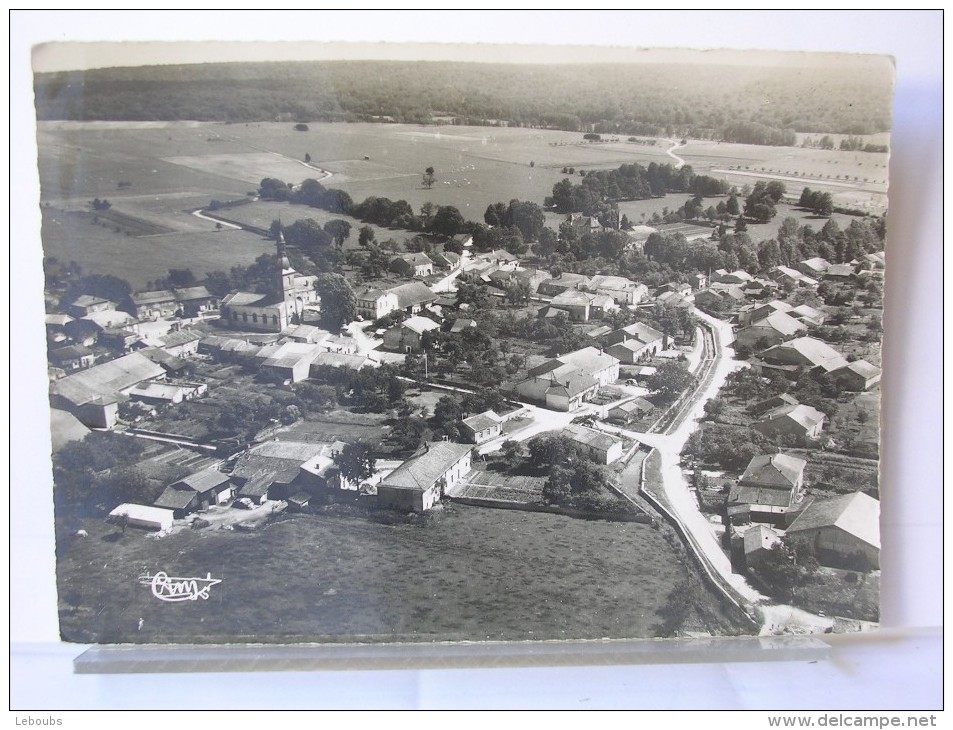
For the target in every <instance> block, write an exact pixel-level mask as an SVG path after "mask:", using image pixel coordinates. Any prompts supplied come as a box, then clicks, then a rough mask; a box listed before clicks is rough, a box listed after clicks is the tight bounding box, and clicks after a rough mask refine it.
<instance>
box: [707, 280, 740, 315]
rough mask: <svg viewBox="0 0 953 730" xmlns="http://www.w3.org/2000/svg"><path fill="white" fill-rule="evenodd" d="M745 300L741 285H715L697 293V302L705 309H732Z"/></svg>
mask: <svg viewBox="0 0 953 730" xmlns="http://www.w3.org/2000/svg"><path fill="white" fill-rule="evenodd" d="M744 300H745V295H744V292H743V291H742V290H741V288H740V287H737V286H734V285H731V286H727V285H717V284H716V285H713V286H710V287H709V288H708V289H702V290H701V291H700V292H697V293H696V294H695V304H696V305H697V306H699V307H702V308H703V309H715V310H719V311H720V310H722V309H730V308H732V307H735V306H737V305H738V304H740V303H741V302H743V301H744Z"/></svg>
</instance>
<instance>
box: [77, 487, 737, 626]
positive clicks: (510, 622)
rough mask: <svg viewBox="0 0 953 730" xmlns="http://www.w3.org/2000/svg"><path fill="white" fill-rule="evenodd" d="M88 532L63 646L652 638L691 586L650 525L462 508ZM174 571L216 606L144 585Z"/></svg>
mask: <svg viewBox="0 0 953 730" xmlns="http://www.w3.org/2000/svg"><path fill="white" fill-rule="evenodd" d="M84 527H85V529H86V530H87V531H88V533H89V537H88V538H84V539H79V538H77V539H75V540H74V541H73V543H72V546H71V547H70V549H69V550H68V551H67V552H66V554H65V555H64V556H63V557H62V558H61V560H60V563H59V595H60V616H61V626H62V632H63V636H64V638H65V639H66V640H68V641H77V642H92V641H99V642H116V641H125V642H136V643H144V642H169V641H173V642H215V641H235V640H241V639H244V640H262V639H267V640H271V641H281V642H292V641H300V640H309V641H333V640H342V639H359V640H364V641H384V640H390V641H395V640H401V639H403V640H410V641H438V640H454V639H456V640H460V639H465V640H521V639H599V638H603V637H609V638H623V637H649V636H653V635H654V634H655V627H656V626H657V625H658V624H659V623H660V621H661V617H660V615H659V610H660V609H662V608H663V606H664V605H665V604H666V600H667V597H668V594H669V592H670V591H671V589H672V587H673V586H675V585H677V584H678V583H679V582H681V581H683V580H685V579H687V578H688V577H689V575H690V574H689V569H688V568H687V567H686V565H685V564H683V563H682V562H680V561H679V559H678V556H677V554H676V552H675V551H674V549H673V548H672V547H671V546H670V545H669V544H668V542H667V541H666V540H665V539H664V537H663V535H662V533H661V532H659V531H656V530H654V529H652V528H651V527H650V526H648V525H642V524H634V523H622V522H603V521H591V520H577V519H573V518H569V517H564V516H560V515H552V514H540V513H528V512H511V511H505V510H488V509H481V508H477V507H465V506H461V505H451V506H448V507H445V508H443V509H441V510H438V511H436V512H434V513H431V514H429V515H426V516H421V517H418V518H417V519H414V520H404V519H400V518H392V519H388V520H386V521H384V520H383V517H382V522H379V521H376V520H373V519H367V518H366V517H350V516H337V515H330V514H327V515H317V516H315V515H300V516H295V517H287V516H286V517H281V518H278V520H277V521H275V522H273V523H272V524H269V525H267V526H265V527H263V528H259V529H257V530H255V531H254V532H251V533H236V532H231V531H222V530H211V529H207V530H202V531H197V530H186V531H182V532H179V533H178V534H175V535H170V536H167V537H163V538H160V539H155V538H153V537H151V536H150V535H148V534H145V533H143V532H140V531H138V530H134V529H128V530H126V532H125V534H121V533H120V532H119V530H118V529H116V528H113V527H110V526H108V525H105V524H104V523H103V522H101V521H90V522H89V523H88V524H87V525H84ZM160 570H161V571H165V572H167V573H168V574H169V575H174V576H185V577H190V576H203V577H204V576H205V575H206V574H207V573H211V575H212V576H213V577H216V578H220V579H221V580H222V583H221V584H219V585H217V586H214V587H213V588H212V590H211V594H210V598H209V599H208V600H207V601H201V600H200V601H194V602H192V601H186V602H184V603H178V604H169V603H162V602H160V601H157V600H156V599H154V598H153V597H152V595H151V594H150V592H149V589H148V588H147V587H145V586H143V585H140V584H139V583H138V578H139V576H141V575H145V574H150V575H151V574H154V573H155V572H157V571H160ZM395 576H408V577H412V580H396V579H395ZM693 623H694V624H696V625H698V624H699V622H698V619H697V617H696V618H695V619H694V621H693ZM700 628H709V629H712V630H714V631H717V630H718V629H717V628H716V627H715V626H709V627H703V626H700Z"/></svg>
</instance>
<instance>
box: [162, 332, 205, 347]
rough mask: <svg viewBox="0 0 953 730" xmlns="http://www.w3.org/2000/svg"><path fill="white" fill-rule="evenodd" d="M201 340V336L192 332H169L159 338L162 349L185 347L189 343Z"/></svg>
mask: <svg viewBox="0 0 953 730" xmlns="http://www.w3.org/2000/svg"><path fill="white" fill-rule="evenodd" d="M201 339H202V337H201V335H199V334H197V333H195V332H193V331H192V330H179V331H177V332H170V333H169V334H167V335H163V336H162V337H160V338H159V340H160V341H161V342H162V346H163V347H178V346H179V345H186V344H188V343H189V342H195V341H196V340H201Z"/></svg>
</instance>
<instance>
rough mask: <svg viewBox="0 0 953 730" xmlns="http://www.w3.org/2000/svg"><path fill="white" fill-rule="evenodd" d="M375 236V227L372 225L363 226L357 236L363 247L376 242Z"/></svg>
mask: <svg viewBox="0 0 953 730" xmlns="http://www.w3.org/2000/svg"><path fill="white" fill-rule="evenodd" d="M374 238H375V233H374V229H373V228H371V227H370V226H361V230H360V231H359V232H358V236H357V242H358V244H360V245H361V247H364V246H367V245H368V244H371V243H374Z"/></svg>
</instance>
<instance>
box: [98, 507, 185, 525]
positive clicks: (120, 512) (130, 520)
mask: <svg viewBox="0 0 953 730" xmlns="http://www.w3.org/2000/svg"><path fill="white" fill-rule="evenodd" d="M174 520H175V515H174V514H173V512H172V510H170V509H163V508H161V507H150V506H147V505H144V504H129V503H123V504H121V505H119V506H118V507H116V509H114V510H113V511H112V512H110V513H109V521H110V522H123V521H125V523H126V524H127V525H130V526H131V527H144V528H145V529H147V530H166V529H168V528H170V527H172V523H173V521H174Z"/></svg>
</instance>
